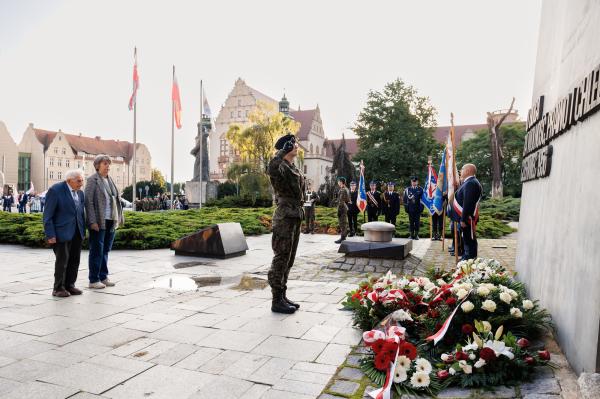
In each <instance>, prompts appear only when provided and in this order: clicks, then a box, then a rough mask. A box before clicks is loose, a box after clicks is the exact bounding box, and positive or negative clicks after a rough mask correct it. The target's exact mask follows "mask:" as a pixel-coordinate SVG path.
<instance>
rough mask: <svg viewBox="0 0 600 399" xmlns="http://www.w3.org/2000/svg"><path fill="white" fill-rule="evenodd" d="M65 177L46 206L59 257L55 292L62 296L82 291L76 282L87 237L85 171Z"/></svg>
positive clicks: (47, 224) (46, 226)
mask: <svg viewBox="0 0 600 399" xmlns="http://www.w3.org/2000/svg"><path fill="white" fill-rule="evenodd" d="M65 179H66V180H65V181H63V182H60V183H56V184H55V185H53V186H52V187H50V189H49V190H48V192H47V193H46V206H45V208H44V233H45V235H46V239H47V241H48V244H50V245H51V246H52V250H53V251H54V255H55V256H56V262H55V263H54V288H53V290H52V295H53V296H57V297H61V298H64V297H68V296H71V295H81V293H82V292H81V290H79V289H77V288H75V281H77V271H78V270H79V256H80V254H81V243H82V241H83V238H84V237H85V213H84V195H83V193H82V192H81V190H80V189H81V186H83V172H81V171H80V170H70V171H68V172H67V173H66V174H65Z"/></svg>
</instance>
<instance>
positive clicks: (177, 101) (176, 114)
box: [171, 67, 181, 129]
mask: <svg viewBox="0 0 600 399" xmlns="http://www.w3.org/2000/svg"><path fill="white" fill-rule="evenodd" d="M171 100H172V101H173V118H174V119H175V125H176V126H177V129H181V98H180V97H179V85H178V84H177V77H175V67H173V88H172V89H171Z"/></svg>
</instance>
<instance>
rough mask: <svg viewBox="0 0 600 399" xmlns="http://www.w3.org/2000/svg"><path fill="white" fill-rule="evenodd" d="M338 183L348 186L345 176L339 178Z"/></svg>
mask: <svg viewBox="0 0 600 399" xmlns="http://www.w3.org/2000/svg"><path fill="white" fill-rule="evenodd" d="M337 181H341V182H342V183H344V184H346V178H345V177H344V176H340V177H338V178H337Z"/></svg>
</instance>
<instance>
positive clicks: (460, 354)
mask: <svg viewBox="0 0 600 399" xmlns="http://www.w3.org/2000/svg"><path fill="white" fill-rule="evenodd" d="M454 358H455V359H456V360H467V359H468V358H469V355H467V354H466V353H465V352H463V351H460V352H458V351H457V352H456V354H455V355H454Z"/></svg>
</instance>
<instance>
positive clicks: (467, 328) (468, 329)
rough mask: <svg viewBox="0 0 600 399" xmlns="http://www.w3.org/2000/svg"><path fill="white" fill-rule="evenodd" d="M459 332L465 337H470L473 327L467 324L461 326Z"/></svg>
mask: <svg viewBox="0 0 600 399" xmlns="http://www.w3.org/2000/svg"><path fill="white" fill-rule="evenodd" d="M461 330H462V333H463V334H465V335H471V334H472V333H473V331H474V329H473V326H472V325H471V324H469V323H466V324H463V325H462V328H461Z"/></svg>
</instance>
